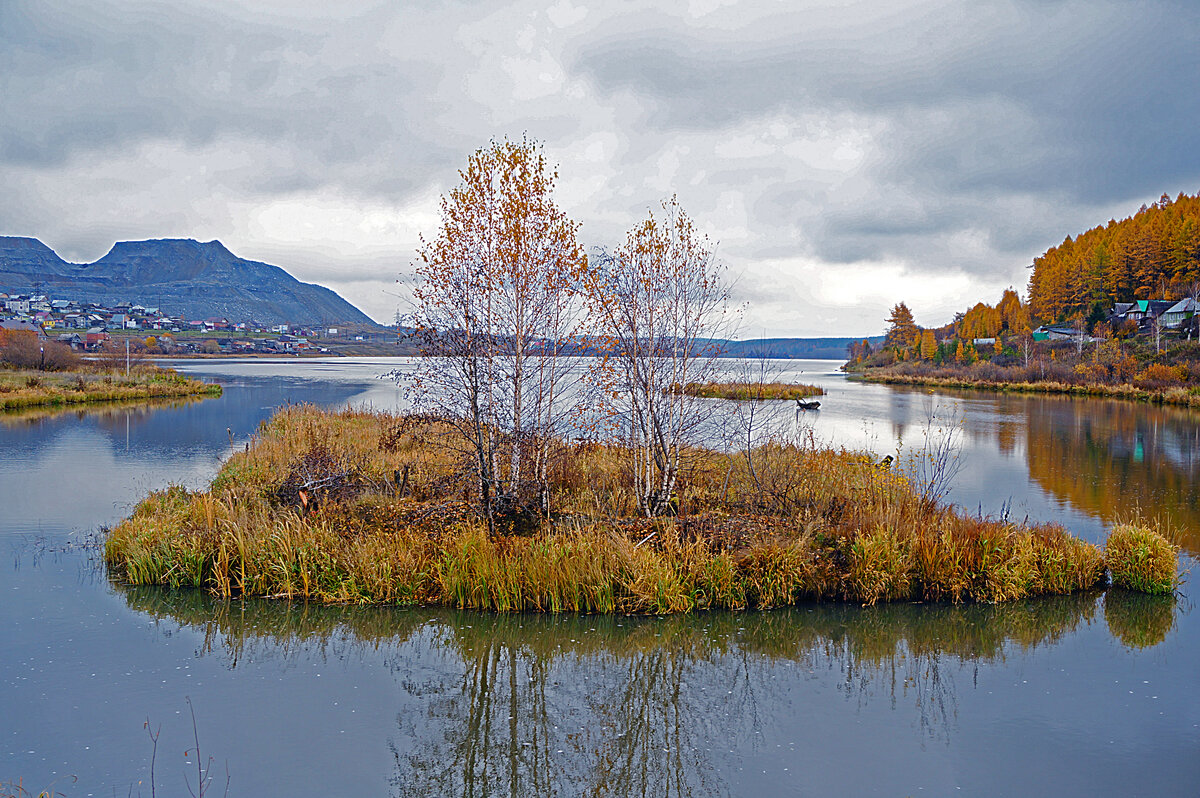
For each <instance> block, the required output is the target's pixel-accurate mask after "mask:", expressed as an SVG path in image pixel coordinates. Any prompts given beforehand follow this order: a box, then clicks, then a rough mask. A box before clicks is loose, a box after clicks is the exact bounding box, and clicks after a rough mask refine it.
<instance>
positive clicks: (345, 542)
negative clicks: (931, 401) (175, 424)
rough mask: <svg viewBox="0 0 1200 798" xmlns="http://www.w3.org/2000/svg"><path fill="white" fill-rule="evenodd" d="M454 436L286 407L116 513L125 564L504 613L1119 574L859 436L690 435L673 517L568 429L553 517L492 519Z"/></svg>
mask: <svg viewBox="0 0 1200 798" xmlns="http://www.w3.org/2000/svg"><path fill="white" fill-rule="evenodd" d="M451 435H452V433H451V432H450V430H449V429H448V428H446V427H445V426H443V425H441V424H439V423H438V422H436V421H429V420H427V419H413V418H403V417H395V416H391V415H387V414H383V413H376V412H368V411H362V410H345V411H341V412H328V411H322V410H319V409H316V408H313V407H309V406H293V407H289V408H285V409H283V410H282V411H280V412H279V413H278V414H277V415H276V416H275V417H274V418H273V419H272V420H271V421H270V422H268V423H266V424H264V426H263V427H262V429H261V430H260V433H259V435H257V436H256V438H255V440H254V442H253V443H252V445H251V446H249V447H248V449H247V450H246V451H244V452H238V453H236V454H235V455H234V456H233V457H231V458H230V460H229V461H228V462H227V463H226V464H225V465H224V467H223V468H222V469H221V471H220V473H219V474H218V475H217V477H216V479H215V480H214V481H213V484H212V486H211V487H210V489H209V490H206V491H197V492H191V491H187V490H185V489H183V488H179V487H174V488H170V489H168V490H165V491H159V492H156V493H153V494H151V495H150V496H148V497H147V498H146V499H145V500H144V501H143V502H141V503H140V504H139V505H138V506H137V508H136V509H135V511H134V513H133V515H132V517H131V518H129V519H127V520H126V521H124V522H122V523H121V524H119V525H118V526H117V527H115V528H114V529H112V530H111V531H110V532H109V534H108V536H107V539H106V542H105V559H106V562H107V563H108V565H109V568H110V572H111V574H112V575H113V576H114V577H115V578H117V579H120V580H123V581H125V582H128V583H130V584H143V585H144V584H155V585H172V586H191V587H198V588H203V589H205V590H208V591H211V592H212V593H214V594H217V595H221V596H234V595H245V596H273V597H288V598H303V599H307V600H313V601H320V602H329V603H341V602H346V603H383V604H438V605H447V606H454V607H461V608H474V609H489V610H497V611H502V612H509V611H523V610H541V611H552V612H560V611H569V612H604V613H611V612H617V613H672V612H684V611H694V610H703V609H718V608H721V609H745V608H765V607H778V606H784V605H790V604H795V603H797V602H800V601H805V600H842V601H852V602H857V603H865V604H872V603H876V602H884V601H902V600H930V601H950V602H959V601H989V602H994V601H1005V600H1012V599H1019V598H1024V597H1027V596H1034V595H1041V594H1064V593H1070V592H1073V591H1076V590H1082V589H1086V588H1089V587H1092V586H1094V585H1096V584H1098V583H1099V582H1101V581H1102V580H1103V579H1104V576H1105V565H1104V560H1103V557H1102V555H1101V552H1100V550H1099V549H1098V548H1097V547H1095V546H1093V545H1091V544H1089V543H1086V542H1084V541H1081V540H1079V539H1077V538H1074V537H1072V536H1071V535H1069V534H1067V533H1066V532H1065V531H1064V530H1063V529H1062V528H1061V527H1057V526H1053V525H1043V526H1022V525H1018V524H1012V523H1005V522H1001V521H998V520H991V519H980V518H975V517H970V516H967V515H965V514H963V513H961V512H958V511H956V510H954V509H952V508H948V507H936V506H934V507H931V506H929V505H928V504H927V503H925V502H922V500H921V497H920V495H919V492H918V491H917V490H915V489H914V486H913V485H911V484H910V483H909V482H908V480H907V479H905V478H904V476H903V475H901V474H899V473H896V472H894V471H889V470H881V469H880V468H878V467H876V466H873V465H870V464H868V463H865V462H864V458H863V457H862V455H861V454H860V453H855V452H847V451H840V450H828V449H804V448H797V447H792V446H781V445H777V444H772V445H768V446H764V447H760V448H759V449H756V450H754V451H753V452H752V453H751V458H750V459H752V460H753V462H754V466H755V468H754V472H753V474H751V473H750V471H749V469H748V468H747V465H746V462H747V459H748V458H747V457H746V456H745V453H742V454H740V455H733V456H727V455H723V454H720V453H716V452H711V451H703V450H702V451H695V452H692V453H691V455H692V456H691V458H690V460H689V462H688V469H687V473H686V475H685V481H684V484H683V485H682V489H681V491H680V505H681V511H682V513H683V514H682V515H681V516H680V517H679V518H669V519H646V518H639V517H637V515H636V499H635V497H634V495H633V493H632V491H631V489H630V485H631V482H632V481H631V479H630V477H629V475H628V474H627V472H626V470H625V466H624V463H625V457H624V456H623V455H624V452H623V451H622V450H620V449H619V448H618V447H615V446H603V445H597V444H594V443H589V444H582V445H578V446H570V445H566V444H563V445H561V446H560V447H559V448H558V450H557V451H556V453H555V455H556V456H555V458H554V469H553V473H552V476H551V483H552V484H551V489H552V497H551V504H552V506H553V507H555V508H556V511H557V512H556V515H555V516H554V518H553V519H548V520H544V521H542V522H541V523H540V524H538V525H536V529H534V530H533V531H532V533H531V534H527V535H517V534H501V535H497V536H496V537H489V536H488V534H487V533H486V527H485V525H484V524H483V523H482V522H481V521H480V519H479V518H478V516H477V514H476V513H475V510H474V507H475V505H474V503H473V502H472V493H471V480H470V479H469V478H468V476H467V474H466V472H465V471H464V470H463V467H462V463H461V462H460V461H459V459H458V457H457V456H455V455H454V454H453V450H452V449H451V448H450V447H449V446H448V445H447V444H449V443H452V442H453V440H452V439H451V438H448V437H447V436H451ZM439 440H442V441H443V443H439ZM322 464H323V465H322ZM319 468H325V469H326V472H327V473H335V474H341V475H343V477H344V484H343V488H344V490H341V491H340V492H339V493H336V494H334V493H331V494H330V495H328V496H327V497H326V498H325V500H323V502H322V503H321V504H320V505H319V507H318V508H317V509H315V510H313V509H312V507H311V505H310V506H309V507H308V508H307V509H306V508H304V507H301V506H299V505H298V504H297V503H296V501H294V497H292V498H289V497H287V496H286V495H285V494H286V491H285V490H284V489H285V488H286V487H287V485H288V484H294V477H295V475H296V474H297V473H300V472H306V473H310V474H311V473H312V472H313V471H314V469H316V470H319ZM289 480H291V481H292V482H289ZM501 526H502V528H504V525H503V524H501ZM517 526H518V525H517V524H513V525H512V527H510V528H514V529H515V528H517ZM639 544H641V545H639Z"/></svg>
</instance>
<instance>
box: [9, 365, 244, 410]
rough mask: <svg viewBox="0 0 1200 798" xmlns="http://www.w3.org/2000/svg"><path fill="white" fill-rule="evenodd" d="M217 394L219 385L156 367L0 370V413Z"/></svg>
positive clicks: (219, 390)
mask: <svg viewBox="0 0 1200 798" xmlns="http://www.w3.org/2000/svg"><path fill="white" fill-rule="evenodd" d="M220 395H221V386H220V385H217V384H215V383H209V382H204V381H202V380H197V379H193V378H191V377H185V376H184V375H182V374H180V373H178V372H176V371H173V370H171V369H163V368H158V367H156V366H146V365H139V366H138V367H137V368H136V369H135V370H132V371H131V372H130V373H129V374H128V375H126V374H125V373H123V372H121V371H119V370H114V371H91V370H83V369H80V370H75V371H58V372H45V371H34V370H30V369H15V370H0V410H15V409H19V408H26V407H40V406H63V405H75V404H90V403H94V402H121V401H130V400H137V399H174V398H183V397H189V396H197V397H199V396H220Z"/></svg>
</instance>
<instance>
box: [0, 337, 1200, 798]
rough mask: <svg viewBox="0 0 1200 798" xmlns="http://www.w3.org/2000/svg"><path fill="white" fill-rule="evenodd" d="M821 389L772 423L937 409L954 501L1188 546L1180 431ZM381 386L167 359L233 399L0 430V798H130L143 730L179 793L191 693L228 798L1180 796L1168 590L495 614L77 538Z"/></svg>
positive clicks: (166, 783) (1185, 425) (905, 395)
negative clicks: (195, 575)
mask: <svg viewBox="0 0 1200 798" xmlns="http://www.w3.org/2000/svg"><path fill="white" fill-rule="evenodd" d="M835 365H836V364H831V363H821V362H813V361H809V362H794V363H791V364H789V367H790V372H789V373H788V374H785V375H783V376H784V378H787V379H801V380H804V381H813V382H818V383H821V384H823V385H825V386H826V387H827V390H828V394H827V395H826V396H825V397H823V398H822V400H821V401H822V408H821V410H820V411H817V412H815V413H814V412H806V413H802V414H800V415H799V416H795V415H794V414H793V417H792V418H791V419H790V420H789V423H791V424H793V425H796V424H798V425H800V427H801V428H802V431H803V430H806V429H811V431H812V434H813V436H814V437H817V438H820V439H822V440H826V441H830V442H834V443H835V444H839V445H843V444H844V445H848V446H852V447H868V448H871V449H873V450H874V451H876V452H877V453H878V454H879V455H880V456H882V455H883V454H885V453H894V452H895V450H896V448H897V445H898V444H899V445H900V446H901V450H900V451H901V455H903V454H904V453H905V452H907V451H910V450H913V449H916V448H919V446H920V440H921V437H922V430H923V428H924V427H926V426H928V424H927V421H928V418H929V415H930V409H931V407H932V409H933V411H934V412H935V413H937V414H939V415H940V417H941V418H942V419H943V420H945V419H946V418H947V417H948V416H949V415H951V411H954V412H956V413H957V415H958V425H957V426H954V427H952V425H948V424H943V425H942V426H943V427H944V428H946V429H949V428H956V429H961V435H962V453H961V456H960V459H961V462H962V469H961V471H960V472H959V474H958V476H957V478H956V480H955V481H954V484H953V490H952V492H951V493H950V499H951V500H955V501H957V502H959V503H960V504H962V505H963V506H965V507H968V508H971V509H972V510H978V511H981V512H984V513H988V514H1000V513H1003V512H1006V511H1007V512H1008V513H1009V514H1010V515H1016V516H1017V517H1020V516H1023V515H1025V514H1028V515H1029V516H1030V517H1031V518H1035V519H1038V520H1056V521H1060V522H1062V523H1064V524H1065V525H1067V526H1068V527H1069V528H1070V529H1072V530H1073V531H1075V532H1077V533H1079V534H1081V535H1083V536H1085V537H1089V538H1091V539H1094V540H1100V539H1102V538H1103V536H1104V534H1105V533H1106V530H1107V529H1108V528H1109V526H1110V525H1111V523H1112V521H1113V519H1115V518H1118V517H1121V516H1122V515H1124V514H1127V513H1131V512H1132V511H1133V509H1134V508H1136V507H1139V506H1140V508H1141V509H1142V511H1143V512H1147V511H1152V512H1156V513H1160V514H1162V515H1164V516H1167V517H1169V518H1170V519H1172V520H1173V521H1174V522H1176V523H1177V524H1181V525H1184V526H1185V527H1186V528H1187V529H1188V530H1190V532H1189V534H1188V536H1185V538H1184V541H1183V542H1184V545H1185V548H1186V549H1187V551H1189V552H1190V554H1191V555H1193V556H1194V555H1196V554H1197V552H1200V538H1197V537H1196V530H1198V529H1200V525H1198V524H1197V523H1196V521H1197V520H1198V519H1197V500H1196V495H1197V494H1196V491H1197V481H1198V480H1197V474H1196V467H1197V466H1196V462H1195V459H1194V454H1193V453H1194V452H1195V445H1194V444H1195V442H1196V440H1197V436H1198V435H1200V423H1198V422H1200V415H1197V414H1195V413H1192V412H1189V411H1175V410H1167V409H1162V408H1152V407H1147V406H1141V405H1130V404H1121V403H1116V402H1112V401H1104V400H1059V399H1053V398H1045V397H995V396H987V395H982V394H979V395H966V394H964V395H955V396H952V395H946V394H940V395H938V396H936V397H931V395H929V394H927V393H925V392H922V391H914V390H907V389H893V388H888V387H884V386H872V385H861V384H854V383H848V382H846V380H845V379H844V378H843V377H842V376H841V375H838V374H836V373H834V372H833V367H834V366H835ZM392 367H394V363H393V362H391V361H383V360H371V359H343V360H335V361H324V362H314V361H301V362H280V361H271V362H263V361H233V362H229V361H189V362H187V363H185V364H183V366H182V368H183V369H185V370H187V371H189V372H192V373H198V374H204V375H208V376H214V377H217V378H219V379H220V380H221V381H222V382H223V383H224V384H225V386H226V393H225V396H224V397H222V398H220V399H212V400H205V401H201V402H192V403H180V404H176V405H166V406H155V407H144V406H139V407H125V408H107V409H104V410H99V411H97V410H82V411H72V412H69V413H66V414H59V415H53V414H46V413H27V414H24V415H21V416H7V417H4V418H2V419H0V547H3V552H4V554H5V556H6V559H5V561H4V564H5V568H4V578H3V580H2V581H0V640H2V646H3V650H4V651H5V656H4V657H2V658H0V781H2V780H6V779H16V778H18V777H23V778H24V779H25V786H26V787H29V788H33V789H34V790H37V789H42V788H44V787H46V786H47V785H49V784H50V783H51V782H52V781H54V780H55V779H58V781H57V783H56V784H55V787H56V789H58V790H60V791H62V792H64V793H66V794H67V795H69V796H75V795H112V794H114V792H115V793H116V794H120V795H125V794H129V793H130V792H131V791H132V793H134V794H137V793H139V792H140V793H141V794H143V795H149V794H150V790H149V780H148V779H149V770H150V764H151V751H152V744H151V741H150V739H149V738H148V737H147V733H146V729H145V728H144V727H143V724H144V723H145V722H146V721H147V720H148V721H149V723H150V727H151V728H152V729H156V728H161V736H160V738H159V746H158V753H157V756H156V757H155V758H154V764H155V776H156V778H155V781H156V783H157V785H158V790H159V792H160V793H161V794H165V795H166V794H170V795H175V794H186V792H187V790H186V788H185V785H184V779H185V776H186V774H188V773H191V774H192V775H191V778H192V784H193V785H194V784H195V772H194V765H191V766H189V765H188V764H187V763H188V762H192V761H193V759H192V758H189V759H187V760H185V759H184V757H183V751H184V750H185V749H188V748H190V747H191V746H192V745H193V737H192V727H191V719H190V715H189V707H188V703H187V698H190V699H191V702H192V706H193V707H194V708H195V712H196V720H197V730H198V737H199V742H200V746H201V750H202V755H203V758H204V759H207V757H208V756H210V755H211V756H212V757H214V760H213V761H214V767H213V770H212V773H213V775H214V777H215V779H216V781H218V782H220V783H219V785H217V786H215V787H214V788H213V789H214V790H216V792H214V793H212V794H217V792H223V788H224V782H225V778H226V766H228V773H229V783H230V794H231V795H249V794H258V795H326V796H327V795H342V794H356V795H429V796H437V795H460V794H470V795H477V796H485V795H499V794H505V795H513V794H516V795H632V794H637V795H708V794H712V795H758V796H768V795H809V794H811V795H828V794H843V795H876V794H877V795H918V794H930V795H944V794H950V793H962V794H974V795H1028V794H1046V795H1134V794H1162V795H1194V794H1198V793H1200V686H1198V684H1197V678H1196V677H1197V673H1198V671H1197V666H1196V664H1195V663H1196V662H1197V661H1198V659H1200V657H1198V655H1200V623H1198V622H1197V616H1196V613H1195V612H1194V610H1193V604H1192V601H1191V599H1190V598H1189V597H1188V596H1186V595H1185V596H1183V597H1181V598H1179V599H1166V600H1152V599H1147V598H1144V597H1140V596H1132V595H1130V594H1127V593H1124V592H1121V591H1110V592H1108V593H1107V594H1105V593H1095V594H1088V595H1079V596H1071V597H1064V598H1055V599H1045V600H1037V601H1030V602H1020V603H1016V604H1010V605H1004V606H1000V607H975V606H972V607H945V606H935V605H901V606H889V607H875V608H859V607H841V606H805V607H799V608H795V609H790V610H784V611H775V612H769V613H710V614H702V615H697V616H689V617H673V618H601V617H592V616H584V617H544V616H528V615H521V616H506V617H497V616H493V615H486V614H479V613H457V612H449V611H444V610H421V609H407V610H398V609H381V608H324V607H314V606H305V605H292V604H288V603H285V602H268V601H246V602H220V601H215V600H213V599H211V598H209V597H207V596H205V595H203V594H200V593H196V592H194V591H174V592H173V591H165V590H157V589H131V588H126V587H121V586H115V585H112V584H110V583H109V582H108V580H107V579H106V577H105V576H104V574H103V571H102V569H101V568H100V567H99V565H98V563H97V562H96V555H95V552H94V550H93V549H90V548H89V547H88V545H87V543H88V540H87V534H86V533H87V532H88V531H90V530H95V529H97V528H98V527H99V526H101V525H104V524H109V523H113V522H115V521H116V520H118V519H120V518H121V517H122V516H123V515H125V514H127V513H128V512H129V510H130V508H131V507H132V505H133V503H135V502H136V501H137V499H138V498H139V497H140V496H142V495H143V494H144V493H145V492H146V491H148V490H151V489H154V488H157V487H161V486H163V485H166V484H170V483H183V484H186V485H189V486H193V487H195V486H200V485H203V484H204V483H205V482H206V481H207V480H208V479H210V478H211V476H212V475H213V473H214V472H215V470H216V468H217V467H218V465H219V463H220V461H221V460H222V459H223V458H224V457H225V456H227V454H228V453H229V452H230V451H232V450H233V449H234V448H239V447H241V446H243V445H244V444H245V441H246V439H247V436H248V435H249V434H250V433H252V432H253V431H254V430H255V429H256V428H257V425H258V424H259V423H260V422H261V421H262V420H264V419H266V418H267V417H269V415H270V413H271V411H272V409H273V408H275V407H276V406H278V405H279V404H281V403H283V402H286V401H292V402H301V401H310V402H315V403H317V404H322V405H329V406H341V405H344V404H346V403H351V402H353V403H360V402H368V403H370V404H372V405H374V406H377V407H388V408H391V407H402V406H404V404H405V401H406V397H405V394H404V392H403V390H401V389H398V388H397V387H396V386H395V385H394V384H393V383H391V382H389V381H386V380H380V379H378V378H377V375H378V374H379V373H381V372H383V371H385V370H387V369H388V368H392ZM801 372H802V373H801ZM789 412H790V411H789ZM933 426H934V428H935V434H936V428H937V426H938V424H937V423H935V424H934V425H933ZM1185 564H1186V565H1194V564H1195V560H1194V559H1193V557H1187V558H1185ZM1184 592H1185V593H1189V594H1190V587H1189V586H1187V585H1185V587H1184ZM68 774H74V775H77V776H78V778H79V781H78V783H74V784H72V783H69V782H68V781H67V780H66V776H67V775H68ZM131 788H132V789H131Z"/></svg>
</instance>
